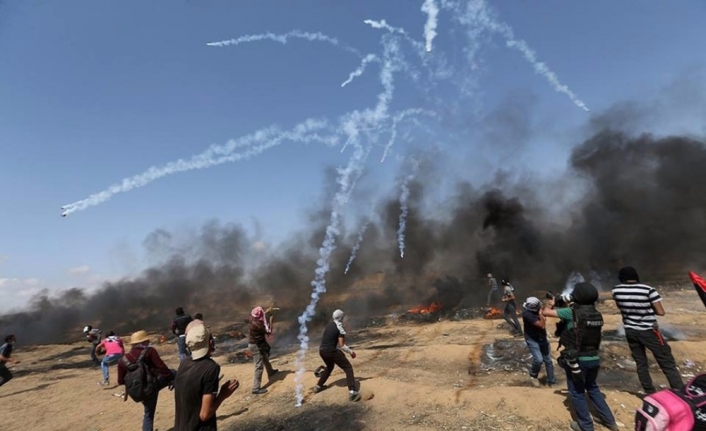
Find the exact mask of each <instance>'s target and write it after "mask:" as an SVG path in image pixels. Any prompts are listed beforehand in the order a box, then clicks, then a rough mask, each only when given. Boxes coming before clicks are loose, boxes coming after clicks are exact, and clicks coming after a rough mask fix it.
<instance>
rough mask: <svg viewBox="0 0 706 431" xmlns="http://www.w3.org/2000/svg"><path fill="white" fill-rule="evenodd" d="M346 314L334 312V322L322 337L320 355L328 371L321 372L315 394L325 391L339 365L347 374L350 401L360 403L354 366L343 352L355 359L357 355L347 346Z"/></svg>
mask: <svg viewBox="0 0 706 431" xmlns="http://www.w3.org/2000/svg"><path fill="white" fill-rule="evenodd" d="M344 317H345V313H343V311H341V310H336V311H334V312H333V321H332V322H329V324H328V325H326V329H324V334H323V335H322V336H321V345H320V346H319V355H320V356H321V359H323V360H324V364H326V369H324V370H323V371H322V372H321V375H320V377H319V381H318V383H317V384H316V386H314V393H319V392H321V391H322V390H324V388H325V385H326V380H328V378H329V376H330V375H331V372H332V371H333V366H334V365H338V366H339V367H340V368H341V369H342V370H343V371H344V372H345V373H346V384H347V385H348V399H349V400H351V401H359V400H360V394H359V393H358V391H357V389H356V386H355V376H354V375H353V365H351V363H350V362H349V361H348V359H347V358H346V355H344V354H343V352H346V353H348V354H349V355H351V358H353V359H355V357H356V354H355V352H354V351H353V350H351V348H350V347H348V346H347V345H346V330H345V329H344V328H343V318H344Z"/></svg>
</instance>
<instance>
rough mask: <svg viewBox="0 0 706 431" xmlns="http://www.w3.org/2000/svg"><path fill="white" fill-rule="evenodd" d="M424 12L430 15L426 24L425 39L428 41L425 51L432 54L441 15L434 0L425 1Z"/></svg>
mask: <svg viewBox="0 0 706 431" xmlns="http://www.w3.org/2000/svg"><path fill="white" fill-rule="evenodd" d="M422 12H424V13H426V14H427V15H428V17H427V22H426V24H424V38H425V39H426V42H427V43H426V46H425V49H426V51H427V52H431V48H432V45H431V43H432V41H433V40H434V38H435V37H436V25H437V19H438V18H437V17H438V15H439V8H438V7H437V6H436V3H434V0H424V4H422Z"/></svg>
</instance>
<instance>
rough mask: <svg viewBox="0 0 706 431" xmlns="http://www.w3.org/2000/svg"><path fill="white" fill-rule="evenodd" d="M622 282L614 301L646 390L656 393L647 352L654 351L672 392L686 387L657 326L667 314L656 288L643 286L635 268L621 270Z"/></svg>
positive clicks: (638, 373)
mask: <svg viewBox="0 0 706 431" xmlns="http://www.w3.org/2000/svg"><path fill="white" fill-rule="evenodd" d="M618 279H619V280H620V284H618V285H617V286H615V287H613V291H612V293H613V299H614V300H615V305H617V306H618V309H619V310H620V314H621V315H622V316H623V326H624V327H625V338H626V339H627V341H628V346H629V347H630V353H632V358H633V359H634V360H635V365H636V366H637V377H638V378H639V379H640V384H641V385H642V390H644V391H645V393H646V394H652V393H654V392H655V391H656V389H655V386H654V383H652V377H651V376H650V369H649V364H648V363H647V355H646V351H645V350H649V351H650V352H652V355H653V356H654V357H655V360H656V361H657V365H659V367H660V368H661V369H662V372H663V373H664V375H665V376H666V377H667V381H668V382H669V386H670V387H671V388H672V389H680V388H682V387H684V381H683V380H682V378H681V374H679V370H677V364H676V361H675V360H674V356H673V355H672V349H671V347H669V344H668V343H667V340H665V339H664V337H662V334H661V333H660V331H659V326H658V324H657V316H664V313H665V312H664V306H662V297H661V296H660V295H659V293H657V291H656V290H655V289H654V288H653V287H652V286H648V285H646V284H641V283H640V277H639V276H638V275H637V271H636V270H635V268H633V267H631V266H626V267H623V268H621V269H620V271H619V272H618Z"/></svg>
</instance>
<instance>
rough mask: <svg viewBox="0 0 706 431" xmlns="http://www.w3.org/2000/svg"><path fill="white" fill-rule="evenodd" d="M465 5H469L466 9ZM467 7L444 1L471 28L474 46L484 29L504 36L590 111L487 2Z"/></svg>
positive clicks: (474, 2)
mask: <svg viewBox="0 0 706 431" xmlns="http://www.w3.org/2000/svg"><path fill="white" fill-rule="evenodd" d="M463 5H465V9H464V7H463ZM463 5H462V3H461V2H458V1H455V0H443V1H442V7H445V8H447V9H449V10H451V12H452V16H453V17H454V18H455V19H456V20H457V21H458V22H459V23H461V24H464V25H466V26H467V27H468V36H469V39H470V41H471V45H472V46H476V47H477V39H478V38H479V37H480V35H481V33H482V30H488V31H491V32H494V33H498V34H500V35H501V36H503V37H504V38H505V43H506V45H507V47H508V48H514V49H517V50H518V51H520V52H521V53H522V55H523V56H524V57H525V60H527V61H528V62H529V63H530V64H532V66H533V67H534V71H535V72H536V73H538V74H540V75H542V76H544V78H546V80H547V81H549V84H550V85H551V86H552V87H553V88H554V90H555V91H557V92H559V93H564V94H565V95H566V96H568V97H569V99H570V100H571V101H572V102H573V103H574V105H576V106H578V107H579V108H581V109H583V110H584V111H588V110H589V109H588V107H587V106H586V104H585V103H583V101H581V99H579V98H578V97H577V96H576V94H574V92H572V91H571V90H570V89H569V87H567V86H566V85H564V84H562V83H561V81H559V77H558V76H557V75H556V73H554V72H553V71H552V70H551V69H549V67H548V66H547V65H546V64H545V63H543V62H541V61H539V60H537V54H536V53H535V52H534V50H532V48H530V47H529V45H527V42H525V41H524V40H522V39H517V38H516V37H515V32H514V31H513V30H512V27H510V26H509V25H508V24H506V23H504V22H501V21H498V20H497V19H496V17H495V16H494V15H495V14H494V13H493V11H492V10H491V9H490V7H489V6H488V5H487V4H486V2H485V0H472V1H470V2H468V3H467V4H466V3H463ZM476 49H477V48H474V49H473V50H472V51H473V52H475V50H476Z"/></svg>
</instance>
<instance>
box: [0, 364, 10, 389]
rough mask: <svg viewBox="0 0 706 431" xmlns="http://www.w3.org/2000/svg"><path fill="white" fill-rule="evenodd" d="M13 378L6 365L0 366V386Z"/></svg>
mask: <svg viewBox="0 0 706 431" xmlns="http://www.w3.org/2000/svg"><path fill="white" fill-rule="evenodd" d="M10 380H12V373H11V372H10V370H8V369H7V367H6V366H4V365H3V366H0V386H2V385H4V384H5V383H7V382H9V381H10Z"/></svg>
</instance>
